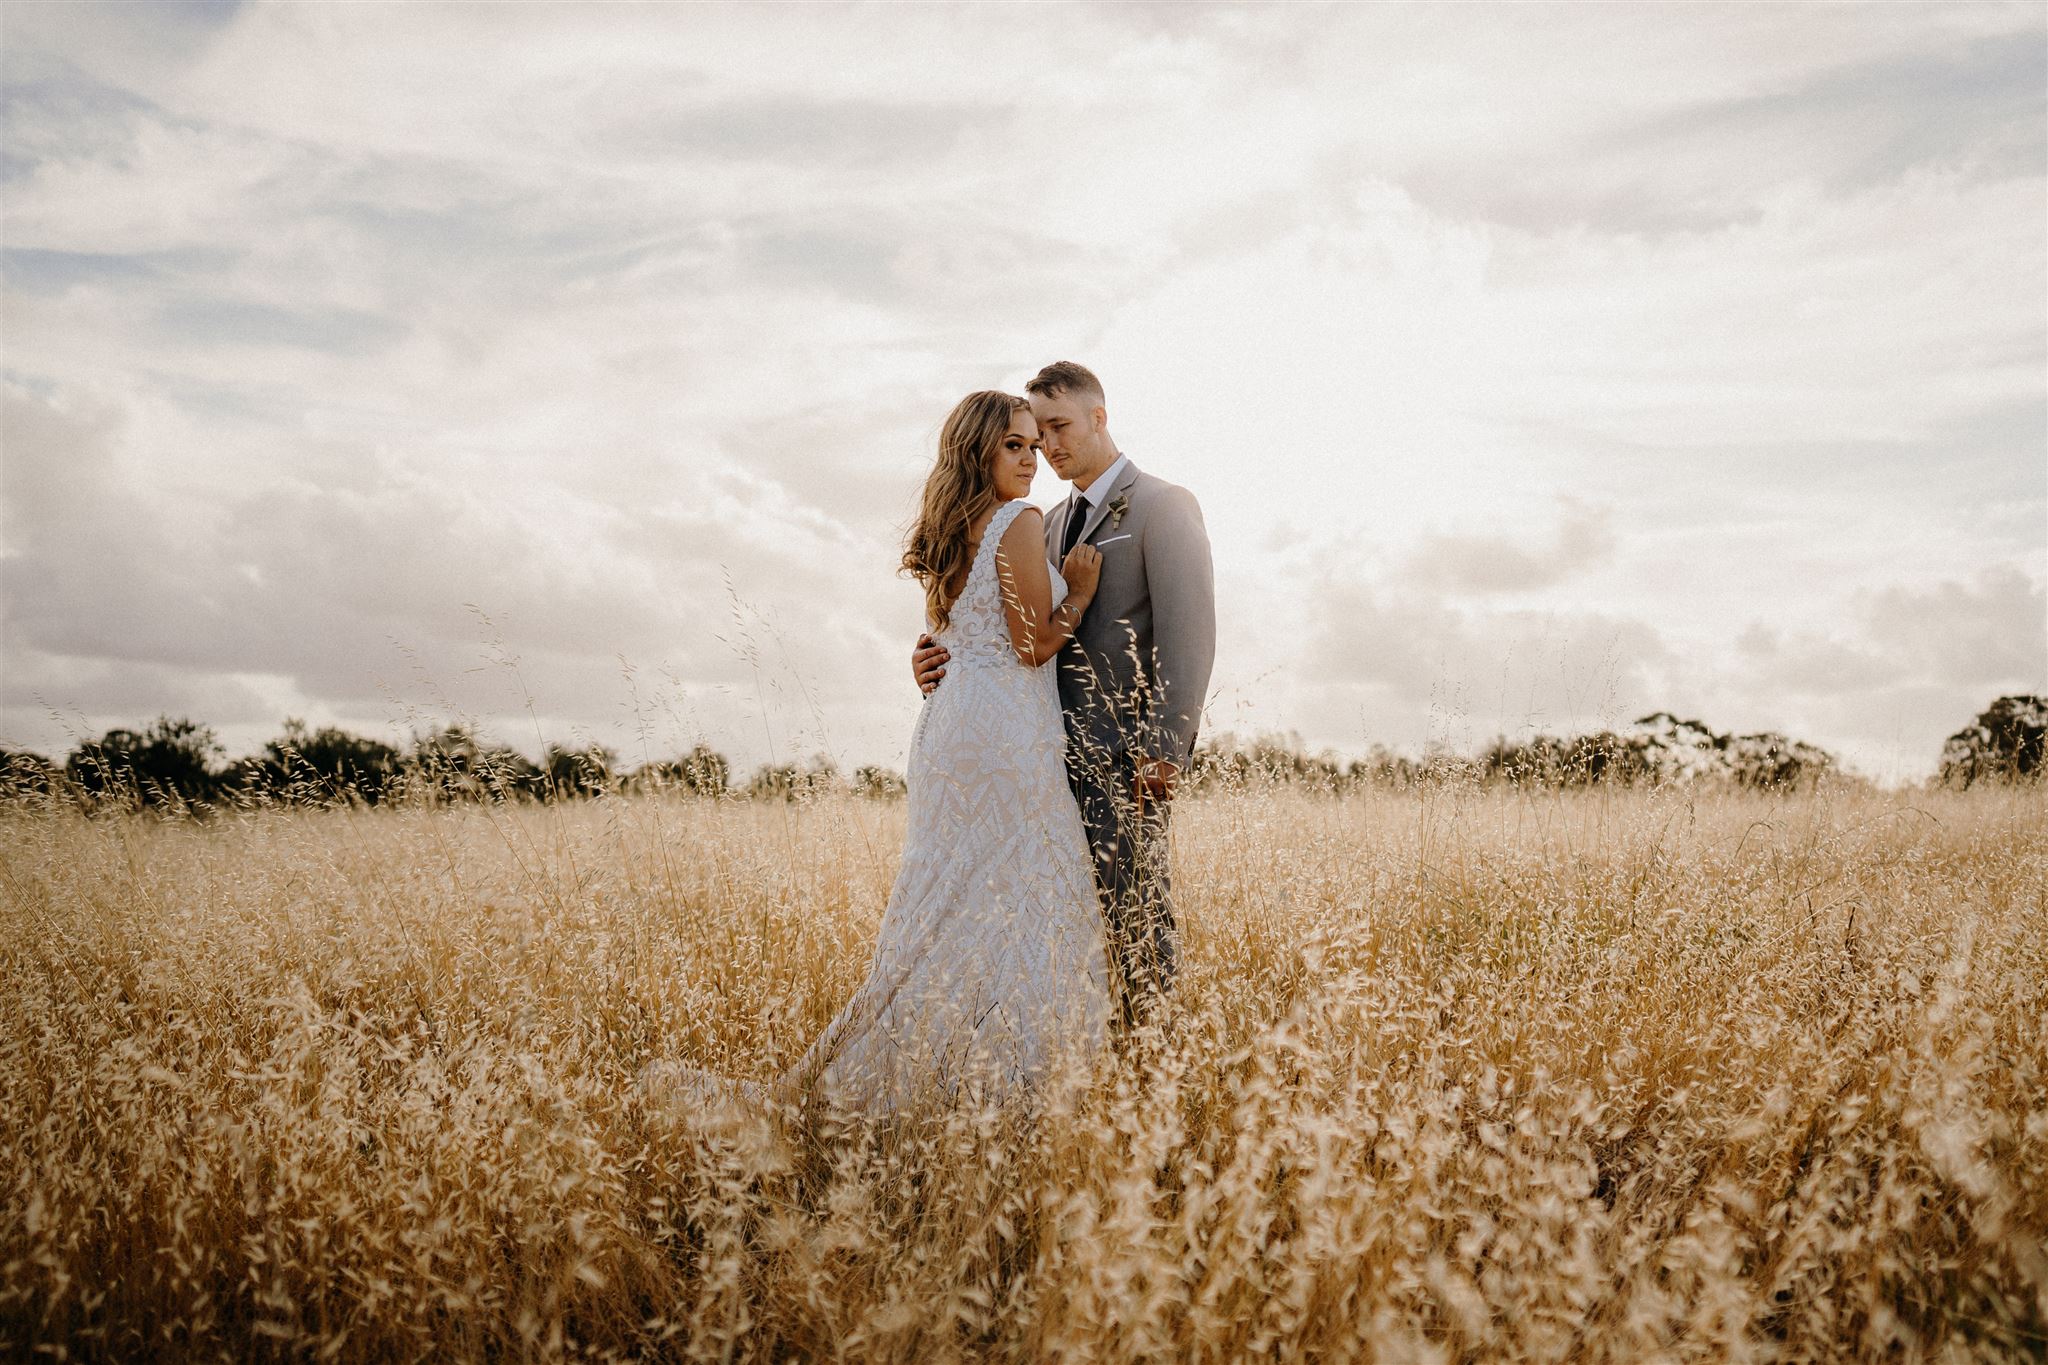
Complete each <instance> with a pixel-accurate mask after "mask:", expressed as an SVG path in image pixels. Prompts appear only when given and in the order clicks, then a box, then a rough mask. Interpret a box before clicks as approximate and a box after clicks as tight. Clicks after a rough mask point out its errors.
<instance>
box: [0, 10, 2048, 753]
mask: <svg viewBox="0 0 2048 1365" xmlns="http://www.w3.org/2000/svg"><path fill="white" fill-rule="evenodd" d="M1054 13H1055V12H1053V11H1034V10H1022V11H1019V10H1004V9H1000V8H998V9H993V10H991V9H979V10H977V9H943V8H931V7H884V8H874V7H862V8H844V9H841V8H830V7H821V6H801V7H786V8H774V7H761V6H748V7H730V8H715V7H703V6H624V7H621V6H605V7H582V6H520V7H518V8H517V9H516V10H506V11H496V10H493V11H489V12H486V11H481V10H475V9H472V8H468V7H462V6H408V7H360V6H300V5H292V6H275V5H260V4H259V5H248V6H242V7H238V8H223V7H197V8H186V7H169V6H166V7H155V6H34V7H20V8H19V10H18V12H16V11H10V13H9V16H8V27H9V34H8V36H9V42H8V45H7V47H6V50H5V52H4V54H0V63H4V69H0V82H4V84H5V87H6V89H5V95H6V101H7V112H6V120H7V139H6V142H7V145H6V147H5V148H4V151H0V195H4V205H0V207H4V214H5V229H6V234H5V235H6V241H7V248H6V255H5V261H4V286H0V324H4V327H5V331H6V335H7V339H8V348H7V353H6V356H5V362H4V363H5V369H6V374H7V379H8V389H7V400H6V407H5V409H4V422H5V431H4V438H5V440H4V444H5V447H6V450H5V459H6V464H5V466H4V469H0V477H4V481H5V488H4V492H5V499H4V501H5V503H6V507H7V511H6V517H5V523H4V530H0V540H4V547H5V553H6V556H7V559H6V564H5V568H4V574H5V582H4V585H0V586H4V599H5V618H4V627H5V632H6V634H5V640H4V643H5V652H6V661H5V662H6V679H5V695H4V701H0V708H4V709H0V739H6V740H9V741H12V742H29V743H36V744H40V745H45V746H61V745H62V744H63V743H64V742H65V741H64V738H63V736H62V735H61V734H60V732H59V730H58V728H56V727H55V726H54V725H53V723H52V722H51V721H49V720H48V719H47V718H46V717H45V716H44V714H43V712H42V710H41V708H40V706H39V704H38V703H37V702H36V701H35V696H36V695H43V696H45V697H46V698H47V699H49V700H50V701H52V702H54V703H55V704H57V705H59V706H71V707H76V708H78V709H80V710H82V711H83V712H84V718H85V719H86V720H87V721H88V722H89V723H92V724H113V723H135V722H138V721H140V720H143V719H146V718H147V715H146V714H145V713H147V712H149V711H152V710H154V709H158V707H157V706H153V705H152V704H151V703H150V702H148V701H147V700H146V696H145V694H147V695H148V696H161V697H162V699H163V700H162V701H161V703H160V707H161V708H165V709H178V708H190V709H191V710H192V711H193V713H194V714H196V715H198V716H199V717H200V718H201V719H211V720H216V721H220V722H222V723H223V725H224V728H226V729H227V730H228V731H229V740H230V743H231V744H241V745H243V746H245V747H246V746H247V745H249V744H253V743H254V742H256V741H257V740H259V739H261V738H262V737H264V736H265V735H267V734H268V733H269V732H270V727H271V726H274V724H275V722H276V721H277V720H279V719H281V718H282V708H284V707H294V708H304V709H305V710H307V711H308V712H310V713H311V714H312V715H313V716H314V718H316V719H319V718H332V719H337V720H339V719H348V720H352V721H359V722H363V723H369V722H370V721H373V720H378V719H380V718H381V719H402V718H403V716H404V714H405V713H406V711H407V709H408V708H412V707H428V708H431V707H432V706H435V705H440V704H442V702H444V701H445V703H446V704H447V705H449V706H452V707H458V708H470V709H473V710H474V711H476V712H477V713H478V714H479V715H480V716H481V717H482V718H484V719H486V720H487V721H489V722H491V723H493V724H496V725H498V726H499V727H500V728H502V729H504V730H505V732H506V736H507V738H512V739H519V740H522V741H523V740H525V739H526V738H527V736H526V735H525V734H524V733H523V731H526V730H530V729H531V726H532V721H533V718H532V717H529V716H526V715H525V714H524V710H525V707H526V705H527V701H526V699H527V697H528V696H529V695H530V696H531V697H532V698H533V706H534V708H535V710H536V711H537V712H538V713H539V718H540V721H541V723H542V726H543V728H544V729H549V730H554V731H561V730H565V729H570V728H576V727H581V728H583V729H586V730H591V729H593V728H594V729H597V730H600V731H604V732H605V733H607V734H610V735H611V736H613V739H612V742H619V740H618V737H619V736H630V735H631V734H633V733H634V726H635V721H634V719H633V717H632V715H631V707H632V705H633V704H634V703H633V702H632V700H631V697H630V696H629V695H628V691H629V689H627V688H626V685H625V678H624V677H623V676H622V669H621V665H620V663H619V658H618V656H621V655H624V656H626V658H627V660H628V661H629V663H631V664H633V665H635V666H637V667H638V669H639V672H638V673H637V674H636V675H635V677H636V682H635V686H640V687H643V688H644V689H645V690H646V691H648V692H659V693H660V694H661V697H660V699H659V700H657V701H655V702H652V703H646V704H648V705H653V706H655V707H656V708H657V709H662V708H665V709H666V711H667V712H668V713H669V715H668V719H667V720H666V721H665V722H664V723H665V724H667V725H669V726H670V728H671V730H673V731H675V733H676V734H678V735H680V734H682V733H684V732H685V731H688V730H689V729H691V728H693V727H694V728H697V729H700V730H702V731H703V732H704V733H705V734H706V736H707V737H709V738H712V739H714V740H716V741H718V742H721V743H724V744H726V745H727V746H728V747H729V748H731V749H732V750H733V751H734V752H735V754H736V755H738V756H740V757H741V758H742V760H743V761H754V760H756V759H758V758H760V757H764V756H765V751H766V750H767V748H768V747H769V746H770V745H771V743H772V744H773V745H774V746H775V747H776V748H777V749H778V751H784V750H786V749H787V748H788V746H790V745H793V744H798V745H809V746H813V747H815V746H821V745H822V746H826V747H831V748H834V749H836V750H838V751H839V752H840V755H841V757H842V760H843V761H848V762H858V761H865V760H867V759H870V758H879V759H883V760H885V761H900V757H901V751H902V745H903V743H904V739H905V736H906V735H907V733H908V729H909V720H910V718H911V716H912V714H913V713H914V708H915V705H916V702H915V694H914V693H913V692H912V691H911V689H910V687H909V684H908V681H907V678H906V676H905V675H906V672H907V670H906V667H905V659H904V655H905V653H906V651H907V644H908V640H909V638H910V636H911V635H913V634H914V633H915V630H916V625H917V607H918V600H919V599H918V594H917V592H916V589H915V587H914V585H911V584H909V583H907V582H905V581H903V580H901V579H899V578H897V577H895V576H894V575H893V572H892V566H893V564H894V563H895V558H896V550H895V541H896V536H897V532H898V531H899V529H900V527H901V525H902V523H903V521H904V520H905V518H906V517H907V515H908V512H909V509H910V507H911V506H912V503H913V500H914V496H915V491H916V486H917V482H918V480H919V478H920V477H921V474H922V470H923V468H924V467H925V463H926V461H927V460H928V459H929V451H930V448H931V443H932V440H933V438H934V436H935V434H936V431H937V428H938V424H939V422H940V420H941V419H942V417H943V415H944V413H945V411H946V409H947V407H949V406H950V404H951V403H952V402H953V401H954V400H955V399H956V398H957V397H958V396H959V394H961V393H963V392H965V391H967V390H969V389H973V388H979V387H984V386H987V385H991V384H1003V385H1009V386H1011V387H1015V386H1018V385H1020V384H1021V383H1022V381H1023V379H1024V378H1025V377H1027V376H1028V375H1029V374H1030V373H1031V371H1032V370H1034V369H1035V368H1036V367H1037V366H1038V365H1039V364H1041V363H1043V362H1044V361H1046V360H1049V359H1052V358H1055V357H1060V356H1065V357H1070V358H1074V359H1080V360H1083V361H1086V362H1088V363H1090V364H1091V365H1093V366H1094V367H1095V368H1097V369H1098V370H1099V371H1100V372H1101V373H1102V374H1103V375H1104V377H1105V379H1106V380H1107V382H1108V384H1109V387H1110V390H1111V407H1112V411H1113V413H1114V414H1115V430H1116V432H1117V435H1118V437H1119V439H1120V440H1121V441H1122V442H1123V443H1124V444H1125V445H1126V446H1127V447H1128V448H1129V449H1130V450H1131V452H1132V453H1133V456H1134V458H1136V459H1137V460H1138V462H1139V463H1140V464H1141V465H1145V466H1147V467H1150V468H1153V469H1155V470H1157V471H1158V472H1160V473H1162V474H1165V475H1166V476H1167V477H1170V478H1172V479H1174V480H1175V481H1177V482H1180V483H1183V484H1186V485H1188V486H1190V487H1192V488H1194V489H1195V490H1196V492H1197V493H1198V494H1199V495H1200V496H1201V497H1202V499H1203V503H1204V506H1205V509H1206V511H1207V514H1208V521H1209V525H1210V528H1211V533H1212V536H1213V537H1214V538H1215V541H1216V550H1217V564H1218V568H1219V573H1220V575H1221V578H1222V585H1221V601H1222V604H1223V608H1224V621H1223V631H1222V649H1221V652H1220V657H1219V666H1218V674H1217V685H1218V688H1219V696H1220V698H1221V699H1222V700H1221V708H1222V709H1221V711H1220V712H1219V716H1218V720H1217V723H1218V724H1222V725H1231V724H1238V725H1240V726H1242V725H1245V724H1252V723H1254V722H1256V723H1258V724H1265V725H1270V726H1272V727H1274V728H1296V729H1299V730H1301V731H1302V732H1303V733H1304V734H1305V735H1306V736H1309V737H1311V738H1312V739H1314V740H1316V741H1317V742H1327V743H1340V744H1347V745H1351V744H1361V743H1364V742H1366V741H1369V740H1372V739H1382V740H1386V741H1389V742H1400V743H1413V742H1419V741H1420V740H1421V739H1422V738H1425V737H1427V736H1428V735H1429V734H1430V733H1432V731H1431V727H1432V725H1435V726H1437V727H1438V730H1439V731H1442V730H1444V729H1445V727H1447V726H1449V725H1450V724H1451V722H1450V721H1449V720H1447V719H1446V718H1447V717H1459V718H1461V719H1458V720H1457V722H1456V723H1457V724H1458V725H1468V724H1469V725H1470V726H1473V727H1477V728H1478V729H1480V730H1490V729H1491V728H1503V729H1507V730H1510V731H1513V730H1515V729H1516V728H1517V727H1521V726H1528V725H1535V724H1543V725H1552V726H1561V725H1566V724H1572V723H1577V722H1579V721H1580V720H1582V719H1587V718H1594V719H1598V720H1601V721H1603V722H1604V721H1605V720H1607V719H1610V718H1619V719H1620V720H1622V721H1625V720H1627V719H1629V718H1630V716H1629V715H1627V714H1624V713H1627V712H1630V711H1633V710H1634V709H1635V708H1637V707H1641V708H1643V709H1652V708H1655V707H1659V706H1665V705H1672V706H1690V707H1692V709H1694V710H1696V711H1698V712H1700V713H1701V714H1703V715H1704V716H1705V718H1706V719H1708V720H1710V721H1711V722H1713V723H1715V724H1718V725H1723V726H1730V727H1741V728H1761V727H1766V726H1767V727H1769V728H1777V729H1785V730H1789V731H1792V732H1794V733H1800V734H1802V735H1803V736H1804V737H1807V738H1811V739H1814V740H1817V741H1819V742H1822V743H1826V744H1834V745H1837V746H1847V747H1853V748H1854V749H1855V751H1856V752H1857V754H1858V755H1859V756H1861V757H1863V758H1864V759H1865V760H1866V761H1867V762H1868V763H1869V764H1872V765H1875V766H1884V765H1886V764H1889V765H1890V766H1891V768H1892V770H1895V771H1896V772H1899V773H1910V772H1913V771H1922V770H1924V769H1925V768H1927V767H1928V766H1930V765H1931V764H1932V762H1933V757H1934V754H1935V753H1936V752H1938V748H1939V739H1940V737H1941V735H1943V734H1945V733H1947V732H1948V730H1950V729H1953V728H1954V726H1955V725H1956V724H1959V723H1960V722H1961V720H1963V719H1967V715H1968V714H1969V713H1970V712H1971V711H1972V710H1974V708H1975V707H1977V706H1979V705H1981V704H1982V702H1983V701H1985V700H1988V696H1986V697H1981V698H1980V697H1976V696H1975V695H1974V692H1973V691H1972V689H1975V690H1979V691H1981V690H1984V689H1985V688H1987V687H1993V686H2004V685H2005V683H2003V682H1995V681H1994V679H1995V678H2015V677H2016V678H2019V679H2020V681H2025V678H2026V676H2027V675H2026V672H2025V670H2024V668H2021V667H2019V663H2023V662H2024V658H2023V656H2024V652H2025V650H2026V649H2027V648H2028V644H2027V640H2028V638H2029V637H2027V636H2026V635H2025V633H2024V632H2023V631H2021V632H2018V633H2015V630H2014V628H2013V626H2012V624H2011V623H2012V621H2013V620H2014V619H2015V614H2016V613H2018V614H2022V615H2023V614H2024V611H2025V610H2026V609H2028V606H2029V604H2030V603H2035V602H2037V601H2038V591H2039V588H2038V577H2037V575H2038V571H2039V570H2041V569H2042V568H2043V567H2044V565H2043V558H2044V552H2048V546H2044V525H2048V469H2044V458H2043V456H2044V448H2048V384H2044V380H2043V373H2044V369H2048V326H2044V322H2043V318H2042V316H2041V312H2040V307H2039V300H2040V298H2041V297H2042V295H2043V293H2044V292H2048V260H2044V257H2048V252H2044V249H2043V244H2042V241H2041V238H2040V233H2039V205H2040V202H2041V195H2042V193H2043V188H2044V179H2048V165H2044V161H2048V152H2044V150H2043V131H2042V128H2041V124H2040V119H2039V110H2040V103H2041V99H2042V96H2043V90H2042V83H2041V75H2040V70H2039V61H2038V53H2039V50H2040V45H2041V42H2042V40H2043V37H2044V33H2043V21H2042V19H2041V16H2040V13H2039V11H2038V9H2037V8H2035V7H2029V6H2020V7H2012V6H2001V5H1953V6H1942V7H1938V8H1936V7H1923V6H1916V7H1861V8H1856V9H1846V8H1836V7H1799V8H1788V7H1768V8H1766V7H1735V8H1728V7H1698V8H1674V7H1663V8H1657V9H1649V10H1636V11H1625V10H1615V9H1597V8H1578V9H1574V8H1569V7H1566V8H1558V7H1524V8H1508V9H1502V10H1493V11H1489V12H1488V13H1487V14H1486V15H1485V16H1483V17H1476V16H1475V15H1474V14H1473V13H1472V12H1471V11H1465V10H1458V9H1455V8H1429V7H1406V8H1387V7H1363V6H1361V7H1329V8H1320V9H1308V10H1303V9H1298V8H1292V7H1250V8H1226V7H1203V8H1200V9H1193V10H1188V9H1180V8H1173V7H1099V8H1078V7H1069V8H1063V9H1060V10H1058V11H1056V14H1057V22H1056V23H1055V22H1053V21H1052V18H1051V16H1052V15H1053V14H1054ZM1057 492H1058V490H1057V488H1056V487H1055V485H1054V483H1053V481H1052V480H1051V479H1050V478H1049V477H1047V478H1044V479H1042V480H1041V483H1040V488H1039V494H1040V496H1041V498H1042V499H1043V498H1047V497H1050V496H1054V495H1056V494H1057ZM2014 574H2017V575H2019V577H2017V578H2013V577H2010V575H2014ZM2001 575H2006V576H2003V577H2002V576H2001ZM728 583H729V584H730V589H728ZM1943 583H1948V584H1952V585H1958V586H1955V587H1954V589H1953V593H1952V594H1951V595H1948V596H1943V595H1942V594H1944V593H1950V589H1946V588H1937V587H1933V586H1930V585H1939V584H1943ZM2015 585H2018V586H2015ZM2029 585H2032V586H2029ZM2029 592H2032V593H2034V594H2035V596H2033V597H2030V596H2029V595H2028V594H2029ZM734 594H736V595H737V597H738V599H739V600H740V601H742V602H743V603H746V604H750V606H743V607H740V608H738V612H739V616H740V618H741V626H740V627H739V628H736V627H735V626H734V621H733V617H734V612H735V606H734ZM1930 594H1932V595H1930ZM465 602H471V603H476V604H477V605H478V606H479V607H481V608H482V609H483V610H484V611H486V612H487V613H489V615H490V617H491V618H492V620H493V621H494V622H495V626H494V627H491V628H486V627H484V626H483V625H482V623H481V622H480V620H479V619H478V617H477V615H476V614H475V613H474V612H472V611H471V610H469V609H468V608H466V607H465V606H464V605H463V604H464V603H465ZM1844 613H1848V615H1847V616H1845V615H1844ZM2036 615H2037V616H2038V612H2037V613H2036ZM1844 620H1854V621H1855V622H1857V623H1858V624H1857V625H1856V627H1855V628H1854V629H1853V630H1850V629H1846V628H1844V627H1843V626H1842V624H1841V623H1842V622H1843V621H1844ZM491 629H495V631H496V632H497V633H498V635H499V636H500V637H501V640H502V647H503V649H504V650H505V651H507V652H509V653H511V654H514V655H516V656H518V658H519V660H520V665H519V678H518V679H517V680H516V681H515V680H513V679H511V678H510V677H509V675H508V670H506V669H504V668H502V667H498V666H495V665H490V664H488V662H487V661H488V659H489V658H490V657H492V656H493V655H494V652H495V649H496V647H494V646H493V645H491V644H490V642H489V641H488V639H486V638H485V637H486V636H487V635H488V634H489V631H490V630H491ZM1999 640H2005V641H2007V642H2008V646H2006V647H2005V648H2007V653H2006V654H2003V655H2001V654H1999V653H1998V649H1999V648H2001V646H1998V645H1997V641H1999ZM2014 641H2017V643H2011V642H2014ZM2015 650H2017V651H2018V652H2019V655H2020V656H2021V657H2020V658H2019V661H2018V663H2016V662H2015V659H2014V657H2013V656H2012V651H2015ZM2000 659H2003V660H2004V662H2003V663H1999V662H1998V660H2000ZM480 662H481V663H484V669H483V672H481V673H474V672H470V671H468V670H471V669H474V668H476V667H478V665H479V663H480ZM1994 665H1995V666H1994ZM1872 698H1883V700H1882V702H1881V704H1879V703H1873V702H1872V701H1871V699H1872ZM643 701H644V698H643ZM1852 703H1853V707H1852ZM1873 705H1875V706H1877V709H1879V710H1883V711H1884V713H1885V719H1884V720H1883V721H1882V723H1881V724H1880V723H1877V722H1871V721H1869V720H1868V719H1867V718H1868V716H1869V715H1871V714H1873V711H1872V707H1873ZM265 707H271V708H273V709H278V710H279V714H278V715H277V716H274V717H268V718H266V716H265V715H264V714H262V713H263V710H264V708H265ZM1854 707H1860V708H1861V709H1860V710H1856V711H1855V712H1854V714H1855V715H1856V716H1859V717H1863V718H1861V719H1845V717H1848V716H1850V715H1851V713H1852V709H1853V708H1854ZM1610 713H1611V714H1610ZM230 717H233V718H234V719H233V720H232V722H230ZM515 726H516V727H519V728H518V729H515ZM605 727H610V728H609V730H606V729H605ZM600 737H602V735H601V736H600Z"/></svg>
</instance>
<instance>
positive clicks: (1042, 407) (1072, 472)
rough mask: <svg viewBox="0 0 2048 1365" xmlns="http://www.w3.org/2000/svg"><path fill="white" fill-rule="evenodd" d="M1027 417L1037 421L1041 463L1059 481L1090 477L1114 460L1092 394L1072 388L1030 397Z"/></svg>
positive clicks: (1106, 423) (1105, 426)
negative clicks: (1041, 452)
mask: <svg viewBox="0 0 2048 1365" xmlns="http://www.w3.org/2000/svg"><path fill="white" fill-rule="evenodd" d="M1031 415H1032V416H1033V417H1035V418H1037V419H1038V431H1039V437H1040V440H1041V441H1042V442H1043V444H1044V447H1045V462H1046V463H1047V464H1049V465H1051V466H1052V472H1053V473H1055V474H1057V475H1059V476H1060V477H1061V478H1062V479H1066V480H1068V481H1069V482H1071V481H1073V480H1075V479H1090V478H1093V477H1094V476H1095V475H1097V474H1100V473H1101V472H1102V471H1103V470H1105V469H1107V468H1109V466H1110V463H1111V462H1112V461H1114V460H1115V459H1116V452H1115V451H1114V450H1113V449H1111V447H1110V443H1109V416H1108V414H1107V413H1105V412H1104V411H1103V409H1102V407H1101V406H1100V404H1099V402H1098V401H1097V400H1096V398H1095V395H1094V394H1092V393H1076V392H1074V391H1073V390H1072V389H1068V390H1066V391H1065V392H1063V393H1056V394H1043V393H1038V394H1033V395H1032V396H1031Z"/></svg>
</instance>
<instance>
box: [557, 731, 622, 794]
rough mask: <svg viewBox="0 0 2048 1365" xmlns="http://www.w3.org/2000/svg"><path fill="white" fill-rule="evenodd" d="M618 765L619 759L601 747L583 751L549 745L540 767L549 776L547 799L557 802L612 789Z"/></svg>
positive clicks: (592, 747) (588, 747)
mask: <svg viewBox="0 0 2048 1365" xmlns="http://www.w3.org/2000/svg"><path fill="white" fill-rule="evenodd" d="M618 762H619V756H618V755H617V754H616V753H613V752H612V751H611V750H610V749H607V748H605V747H604V746H603V745H602V744H591V745H587V746H585V747H584V748H581V749H568V748H564V747H563V746H561V745H559V744H550V745H548V747H547V750H546V752H545V753H544V754H543V755H542V758H541V767H542V769H543V770H544V771H545V773H546V775H547V791H548V796H549V797H550V798H551V799H555V800H560V799H562V798H564V797H570V796H595V795H597V794H598V793H599V792H602V791H604V790H606V788H608V787H609V786H610V785H611V783H612V773H613V772H614V771H615V770H616V768H617V767H618Z"/></svg>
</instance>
